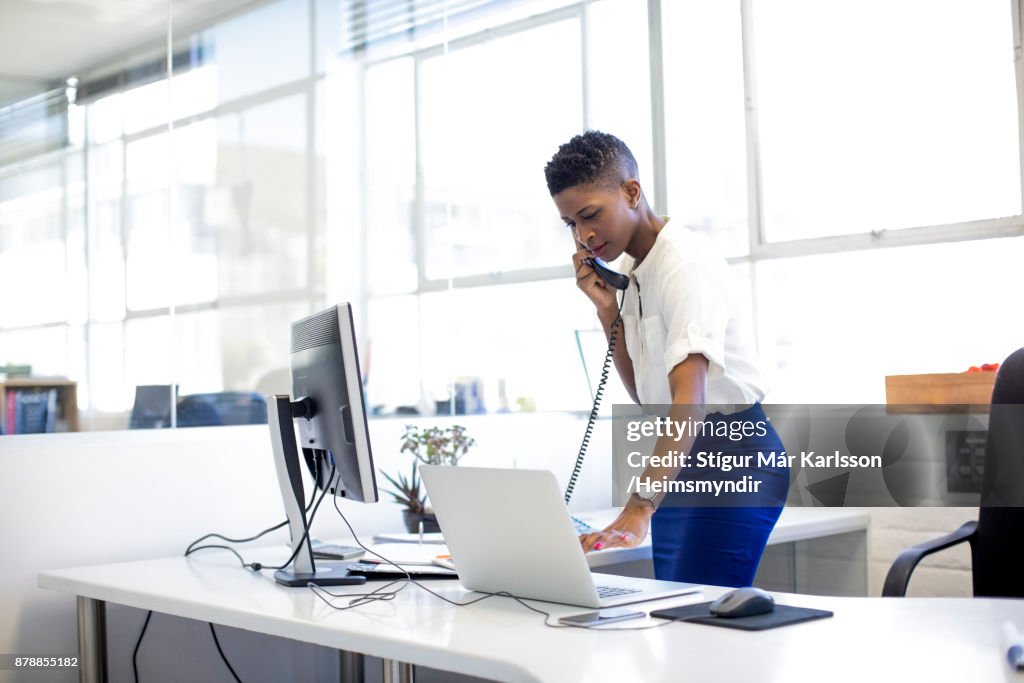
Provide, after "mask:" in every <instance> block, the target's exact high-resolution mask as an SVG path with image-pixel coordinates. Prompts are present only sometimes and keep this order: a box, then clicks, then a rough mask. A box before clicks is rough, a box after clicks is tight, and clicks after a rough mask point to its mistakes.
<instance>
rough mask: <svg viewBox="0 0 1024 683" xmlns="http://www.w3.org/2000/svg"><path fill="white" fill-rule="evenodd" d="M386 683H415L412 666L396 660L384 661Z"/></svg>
mask: <svg viewBox="0 0 1024 683" xmlns="http://www.w3.org/2000/svg"><path fill="white" fill-rule="evenodd" d="M381 662H382V663H383V664H384V683H415V677H414V676H413V669H412V664H407V663H405V662H399V661H397V660H394V659H383V660H381Z"/></svg>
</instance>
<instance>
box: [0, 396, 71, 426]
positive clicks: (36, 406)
mask: <svg viewBox="0 0 1024 683" xmlns="http://www.w3.org/2000/svg"><path fill="white" fill-rule="evenodd" d="M6 398H7V401H6V415H5V416H4V417H5V420H4V424H3V428H4V433H5V434H43V433H47V432H52V431H55V430H56V429H57V428H58V427H59V426H60V425H61V423H63V420H61V419H60V396H59V392H58V390H57V389H56V388H53V387H51V388H40V387H35V388H9V389H8V390H7V396H6Z"/></svg>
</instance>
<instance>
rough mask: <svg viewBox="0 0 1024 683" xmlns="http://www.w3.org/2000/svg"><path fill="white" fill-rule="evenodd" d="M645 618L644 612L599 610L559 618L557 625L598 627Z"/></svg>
mask: <svg viewBox="0 0 1024 683" xmlns="http://www.w3.org/2000/svg"><path fill="white" fill-rule="evenodd" d="M646 616H647V613H646V612H637V611H636V610H631V609H628V608H625V607H616V608H613V609H600V610H597V611H594V612H581V613H580V614H570V615H568V616H565V617H560V618H559V619H558V623H560V624H565V625H567V626H600V625H601V624H611V623H613V622H616V621H626V620H627V619H639V618H640V617H646Z"/></svg>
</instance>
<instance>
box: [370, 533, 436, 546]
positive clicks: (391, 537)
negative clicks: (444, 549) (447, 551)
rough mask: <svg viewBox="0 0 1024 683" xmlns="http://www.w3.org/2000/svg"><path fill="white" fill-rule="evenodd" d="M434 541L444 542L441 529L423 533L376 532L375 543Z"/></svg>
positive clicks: (433, 542) (434, 542)
mask: <svg viewBox="0 0 1024 683" xmlns="http://www.w3.org/2000/svg"><path fill="white" fill-rule="evenodd" d="M421 541H422V542H423V543H432V544H435V545H436V544H444V536H443V535H442V534H441V532H440V531H431V532H428V533H425V534H423V535H422V536H421V535H420V534H374V536H373V542H374V543H420V542H421Z"/></svg>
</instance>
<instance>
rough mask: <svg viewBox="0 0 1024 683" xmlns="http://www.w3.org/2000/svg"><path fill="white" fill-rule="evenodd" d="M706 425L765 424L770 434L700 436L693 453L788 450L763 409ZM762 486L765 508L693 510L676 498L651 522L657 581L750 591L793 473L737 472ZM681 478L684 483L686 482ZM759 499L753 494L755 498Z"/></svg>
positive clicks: (670, 498)
mask: <svg viewBox="0 0 1024 683" xmlns="http://www.w3.org/2000/svg"><path fill="white" fill-rule="evenodd" d="M705 419H707V420H718V421H725V422H734V421H740V422H747V421H754V422H757V421H759V420H765V422H766V424H767V427H768V428H767V434H765V435H764V436H752V437H744V438H743V439H741V440H739V441H730V440H729V439H728V438H725V437H714V436H700V437H697V439H695V440H694V443H693V446H692V447H691V449H690V450H691V452H694V453H696V452H698V451H710V452H715V453H717V452H719V451H721V452H723V453H726V454H737V455H746V454H750V455H753V462H754V463H756V462H757V453H758V451H764V452H766V453H767V452H769V451H776V452H782V451H784V450H785V446H783V444H782V440H781V439H780V438H779V435H778V433H777V432H776V431H775V429H774V427H772V426H771V422H767V420H766V418H765V414H764V409H763V408H762V407H761V404H760V403H755V404H754V405H753V406H751V407H750V408H748V409H747V410H744V411H742V412H739V413H734V414H732V415H721V414H718V413H712V414H709V415H708V416H707V417H706V418H705ZM735 474H738V475H742V474H750V475H753V476H754V477H755V478H756V479H758V480H760V481H762V482H763V483H762V486H761V488H760V490H759V494H758V497H759V498H760V499H763V500H764V501H765V504H764V505H758V504H757V501H756V500H755V501H752V502H753V504H751V505H745V506H742V507H712V506H704V505H692V504H689V505H688V504H687V503H686V502H684V501H685V499H683V498H681V497H679V496H681V494H678V495H677V494H670V495H669V496H667V497H666V498H665V500H664V501H663V502H662V504H661V506H660V507H659V508H658V511H657V512H656V513H655V514H654V517H653V518H652V519H651V542H652V544H653V549H654V576H655V578H658V579H661V580H665V581H688V582H690V583H703V584H713V585H716V586H735V587H738V586H749V585H751V584H752V583H753V581H754V574H756V573H757V565H758V563H759V562H760V561H761V555H762V554H763V553H764V548H765V545H766V544H767V543H768V536H769V535H770V534H771V532H772V529H773V528H774V527H775V522H776V521H777V520H778V519H779V514H781V512H782V508H783V505H782V504H781V502H782V501H785V499H786V494H787V492H788V489H789V468H786V467H773V468H757V467H755V468H752V469H750V470H746V471H742V472H735ZM686 476H687V474H686V473H682V472H681V473H680V476H679V478H680V479H682V478H684V477H686ZM752 495H753V494H752Z"/></svg>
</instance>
